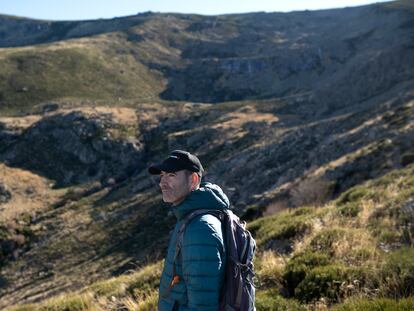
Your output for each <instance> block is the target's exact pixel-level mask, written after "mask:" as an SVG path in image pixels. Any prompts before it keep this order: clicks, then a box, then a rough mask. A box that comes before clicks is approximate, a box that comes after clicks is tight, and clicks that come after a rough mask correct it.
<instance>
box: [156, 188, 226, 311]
mask: <svg viewBox="0 0 414 311" xmlns="http://www.w3.org/2000/svg"><path fill="white" fill-rule="evenodd" d="M227 208H229V199H228V198H227V196H226V195H225V194H224V193H223V191H222V190H221V188H220V187H219V186H217V185H213V184H210V183H203V184H202V185H201V187H200V189H198V190H195V191H193V192H191V193H190V194H189V196H188V197H187V198H186V199H185V201H184V202H182V203H181V204H179V205H177V206H176V207H174V208H173V211H174V213H175V215H176V216H177V219H178V222H177V224H176V226H175V229H174V231H173V234H172V236H171V239H170V243H169V246H168V252H167V257H166V259H165V262H164V270H163V272H162V275H161V281H160V290H159V300H158V310H159V311H171V310H173V308H174V304H177V305H178V306H177V307H176V308H177V309H175V310H179V311H213V310H214V311H217V309H218V304H219V298H220V297H219V296H220V288H221V284H222V283H223V277H224V269H225V262H226V252H225V249H224V243H223V235H222V229H221V222H220V221H219V219H217V218H216V217H214V216H212V215H201V216H198V217H196V218H195V219H193V220H192V221H191V222H190V223H189V224H188V225H187V228H186V230H185V233H184V237H183V245H182V248H181V253H180V254H181V256H179V258H177V261H176V274H177V275H178V276H179V277H180V282H179V283H178V284H175V285H174V286H173V287H172V288H170V284H171V281H172V279H173V260H174V253H175V246H176V241H177V232H178V229H179V228H180V226H181V223H182V220H183V218H184V217H185V215H187V214H188V213H190V212H192V211H194V210H196V209H218V210H222V209H227Z"/></svg>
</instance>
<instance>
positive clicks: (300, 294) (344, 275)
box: [295, 265, 365, 302]
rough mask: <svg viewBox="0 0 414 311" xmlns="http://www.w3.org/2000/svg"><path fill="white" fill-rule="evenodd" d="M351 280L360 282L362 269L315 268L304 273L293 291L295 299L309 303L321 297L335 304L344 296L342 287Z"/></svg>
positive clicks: (335, 266) (362, 276)
mask: <svg viewBox="0 0 414 311" xmlns="http://www.w3.org/2000/svg"><path fill="white" fill-rule="evenodd" d="M353 280H362V282H361V283H364V280H365V276H364V275H363V271H362V269H355V268H348V267H345V266H342V265H328V266H322V267H316V268H314V269H312V270H311V271H310V272H308V273H306V276H305V278H304V279H303V281H302V282H300V284H299V285H298V287H297V288H296V290H295V297H296V298H298V299H299V300H301V301H306V302H311V301H315V300H318V299H320V298H322V297H324V298H327V299H328V300H329V301H332V302H336V301H338V300H339V299H340V298H342V297H343V296H344V294H345V293H344V291H343V285H344V284H347V283H351V282H352V281H353Z"/></svg>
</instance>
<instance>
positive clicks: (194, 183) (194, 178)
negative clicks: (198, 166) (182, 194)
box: [191, 173, 200, 190]
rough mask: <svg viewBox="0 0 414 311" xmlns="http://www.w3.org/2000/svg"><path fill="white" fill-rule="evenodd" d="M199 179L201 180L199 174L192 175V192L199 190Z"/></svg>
mask: <svg viewBox="0 0 414 311" xmlns="http://www.w3.org/2000/svg"><path fill="white" fill-rule="evenodd" d="M199 179H200V177H199V176H198V174H197V173H192V174H191V190H196V189H197V186H198V183H199Z"/></svg>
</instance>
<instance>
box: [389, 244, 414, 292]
mask: <svg viewBox="0 0 414 311" xmlns="http://www.w3.org/2000/svg"><path fill="white" fill-rule="evenodd" d="M381 276H382V282H383V284H382V291H383V292H384V294H385V295H386V296H388V297H392V298H403V297H408V296H411V295H414V248H403V249H400V250H398V251H396V252H393V253H391V254H389V256H388V257H387V259H386V262H385V263H384V265H383V267H382V271H381Z"/></svg>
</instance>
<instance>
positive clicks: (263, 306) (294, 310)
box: [256, 289, 306, 311]
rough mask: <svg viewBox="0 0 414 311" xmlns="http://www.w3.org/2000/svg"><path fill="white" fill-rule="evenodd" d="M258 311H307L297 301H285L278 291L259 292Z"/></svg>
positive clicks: (257, 295) (257, 297)
mask: <svg viewBox="0 0 414 311" xmlns="http://www.w3.org/2000/svg"><path fill="white" fill-rule="evenodd" d="M256 309H257V311H306V308H305V307H304V306H301V305H300V304H299V303H298V302H297V301H295V300H291V299H285V298H283V297H281V296H280V295H279V293H278V292H277V290H276V289H269V290H266V291H258V292H257V294H256Z"/></svg>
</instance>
